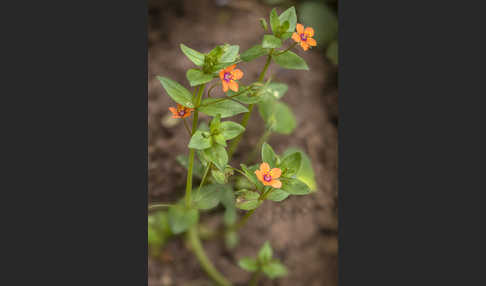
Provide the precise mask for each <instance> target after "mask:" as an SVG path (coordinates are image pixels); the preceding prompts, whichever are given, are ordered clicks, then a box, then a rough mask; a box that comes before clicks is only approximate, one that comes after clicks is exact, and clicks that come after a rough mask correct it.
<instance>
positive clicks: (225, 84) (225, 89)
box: [222, 80, 228, 92]
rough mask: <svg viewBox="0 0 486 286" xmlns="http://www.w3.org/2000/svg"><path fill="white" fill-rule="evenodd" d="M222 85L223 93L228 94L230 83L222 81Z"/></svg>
mask: <svg viewBox="0 0 486 286" xmlns="http://www.w3.org/2000/svg"><path fill="white" fill-rule="evenodd" d="M222 83H223V91H224V92H227V91H228V83H227V82H226V81H224V80H223V81H222Z"/></svg>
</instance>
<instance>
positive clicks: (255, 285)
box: [249, 270, 261, 286]
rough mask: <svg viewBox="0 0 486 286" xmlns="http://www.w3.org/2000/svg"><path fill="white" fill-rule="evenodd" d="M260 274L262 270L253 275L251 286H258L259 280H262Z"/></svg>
mask: <svg viewBox="0 0 486 286" xmlns="http://www.w3.org/2000/svg"><path fill="white" fill-rule="evenodd" d="M260 274H261V271H260V270H258V271H256V272H254V273H253V275H252V277H251V280H250V284H249V286H257V285H258V279H260Z"/></svg>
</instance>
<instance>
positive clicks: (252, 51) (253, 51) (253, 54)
mask: <svg viewBox="0 0 486 286" xmlns="http://www.w3.org/2000/svg"><path fill="white" fill-rule="evenodd" d="M269 51H270V50H269V49H265V48H263V47H262V45H255V46H253V47H251V48H249V49H248V50H246V51H245V52H244V53H242V54H241V55H240V58H241V59H242V60H243V61H245V62H249V61H252V60H254V59H256V58H259V57H261V56H264V55H267V54H268V52H269Z"/></svg>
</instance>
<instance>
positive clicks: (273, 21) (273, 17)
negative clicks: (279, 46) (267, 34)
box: [270, 8, 280, 35]
mask: <svg viewBox="0 0 486 286" xmlns="http://www.w3.org/2000/svg"><path fill="white" fill-rule="evenodd" d="M279 26H280V20H279V19H278V16H277V10H276V9H275V8H273V9H272V11H271V12H270V27H271V28H272V32H273V34H274V35H275V34H276V33H278V27H279Z"/></svg>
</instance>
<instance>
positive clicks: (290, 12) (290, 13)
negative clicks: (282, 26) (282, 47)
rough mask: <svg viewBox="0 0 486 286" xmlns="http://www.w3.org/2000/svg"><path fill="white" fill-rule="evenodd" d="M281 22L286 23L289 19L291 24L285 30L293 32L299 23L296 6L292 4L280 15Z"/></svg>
mask: <svg viewBox="0 0 486 286" xmlns="http://www.w3.org/2000/svg"><path fill="white" fill-rule="evenodd" d="M278 19H279V20H280V23H284V22H285V21H288V23H289V26H288V27H287V29H286V30H285V31H284V32H288V33H291V35H292V33H293V32H294V31H295V26H296V25H297V13H296V12H295V8H294V7H293V6H292V7H290V8H288V9H287V10H285V11H284V12H283V13H282V14H280V16H279V17H278Z"/></svg>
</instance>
